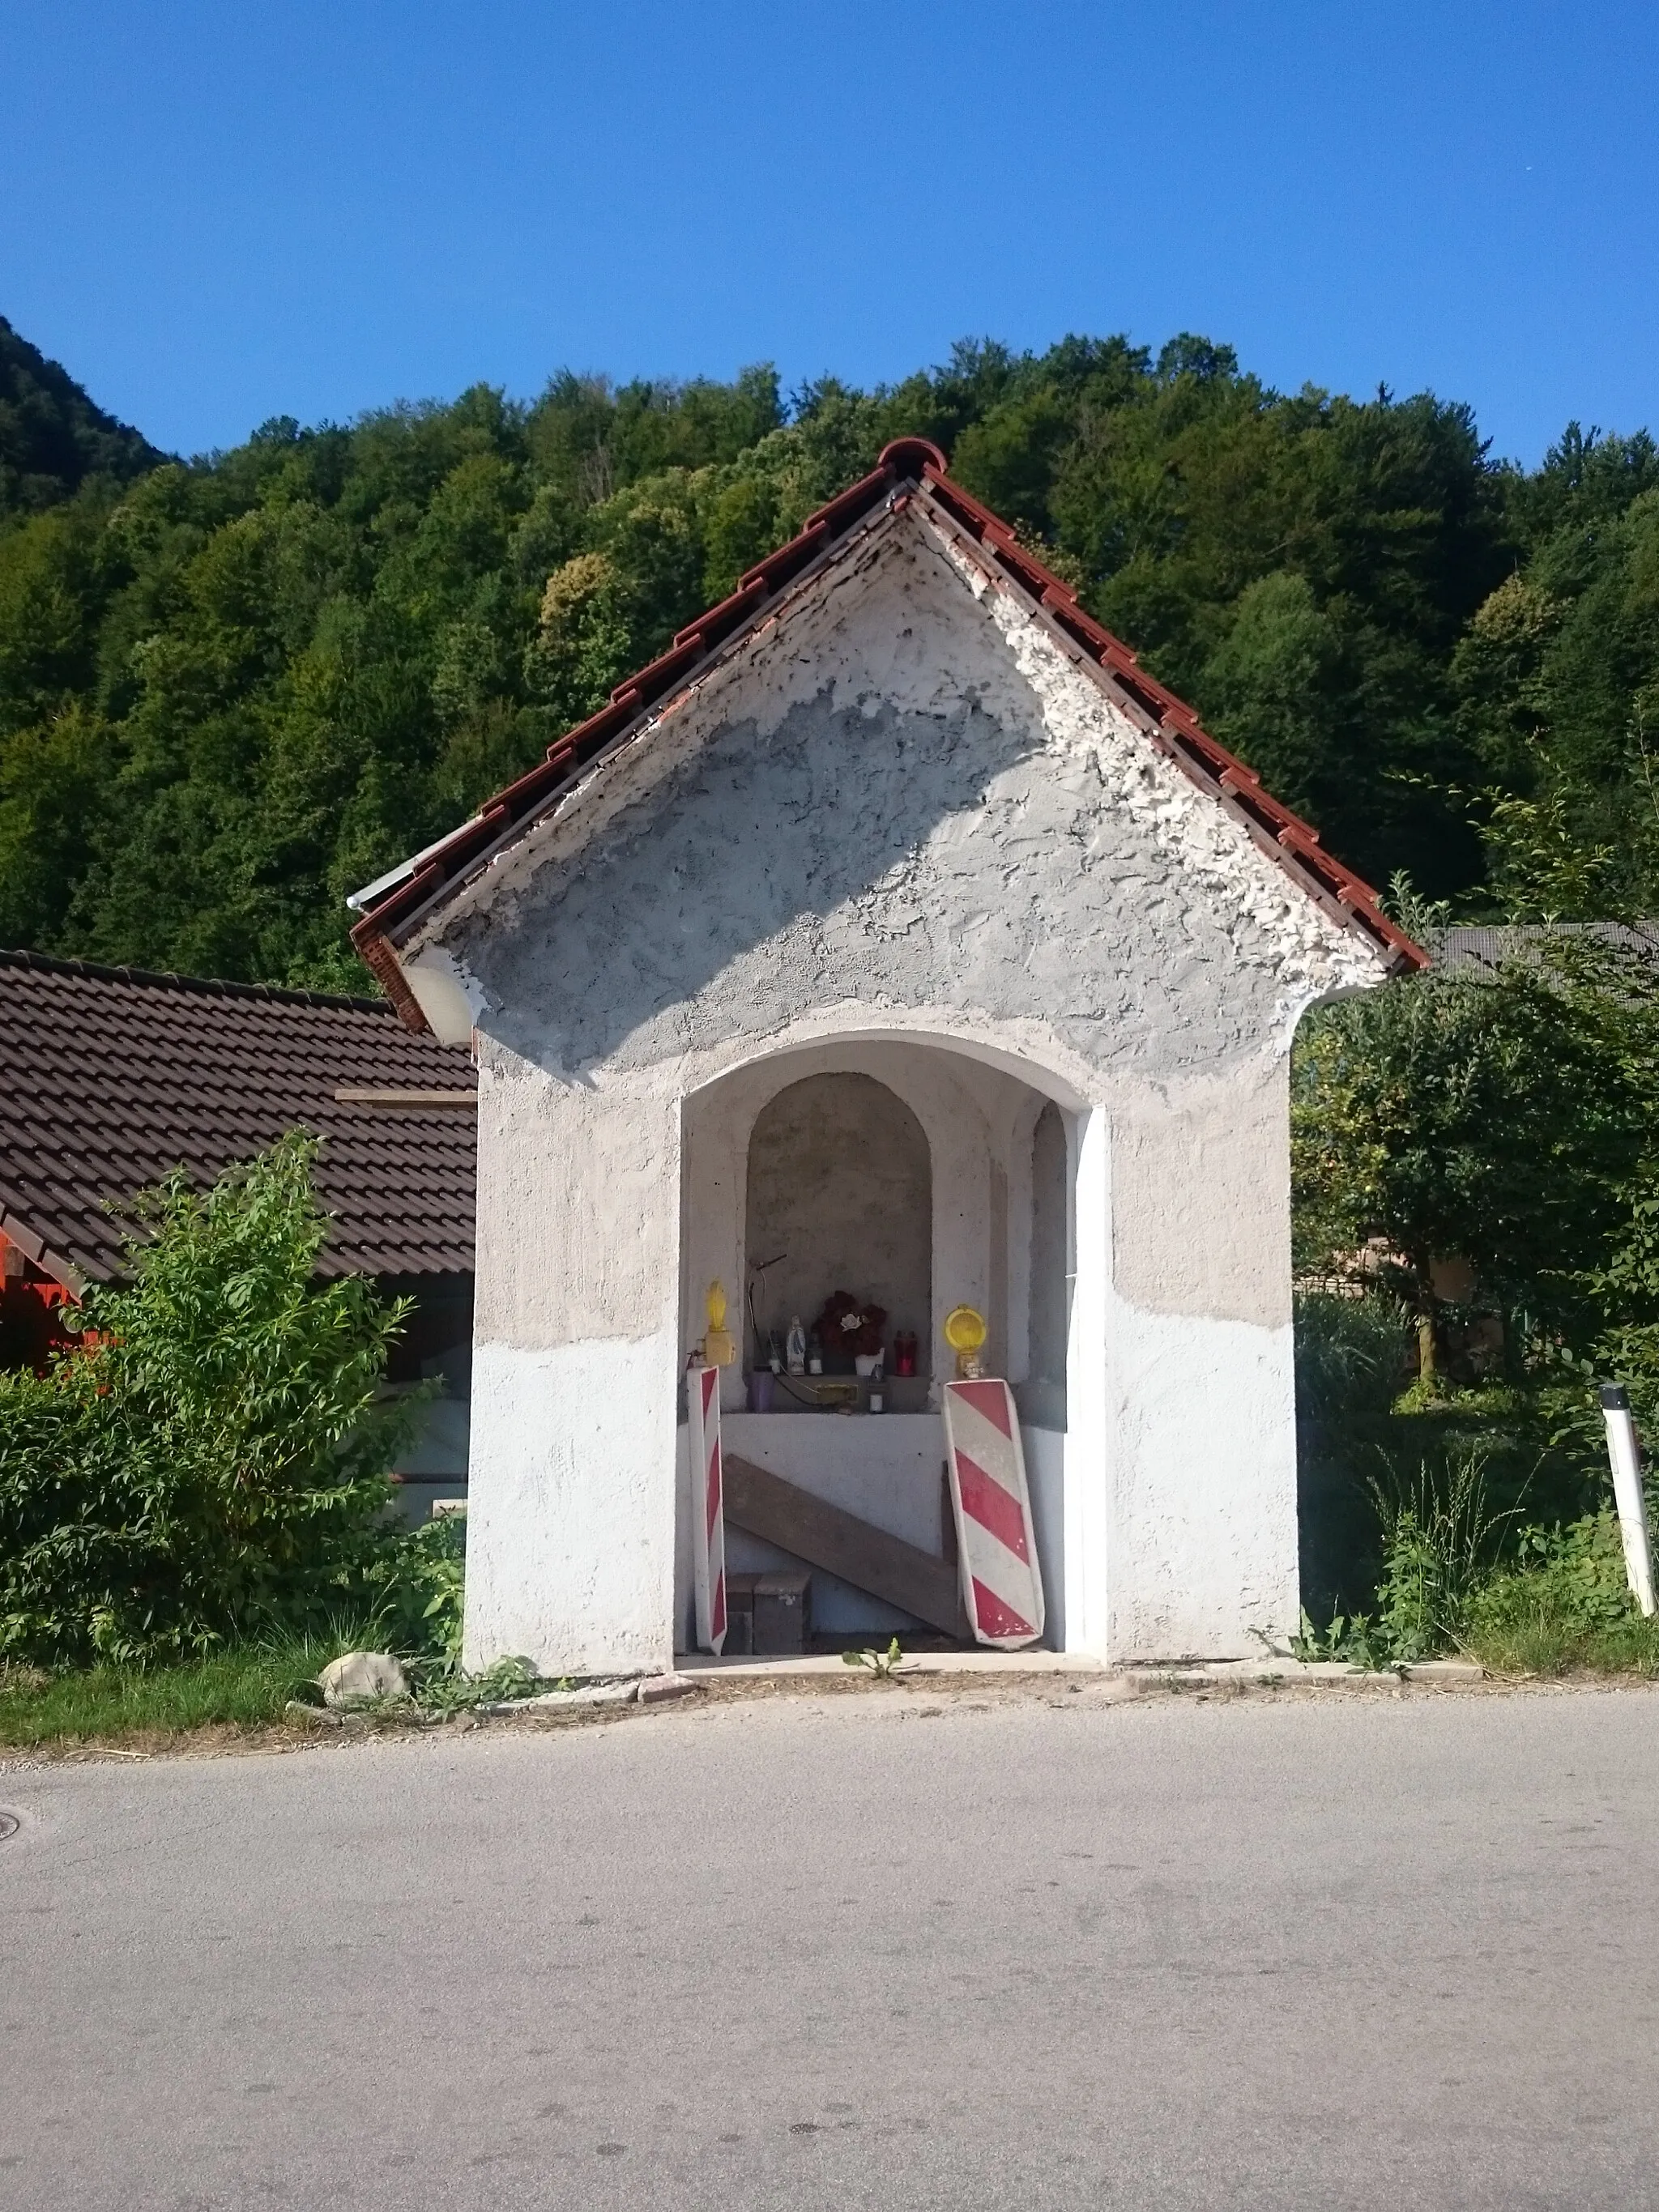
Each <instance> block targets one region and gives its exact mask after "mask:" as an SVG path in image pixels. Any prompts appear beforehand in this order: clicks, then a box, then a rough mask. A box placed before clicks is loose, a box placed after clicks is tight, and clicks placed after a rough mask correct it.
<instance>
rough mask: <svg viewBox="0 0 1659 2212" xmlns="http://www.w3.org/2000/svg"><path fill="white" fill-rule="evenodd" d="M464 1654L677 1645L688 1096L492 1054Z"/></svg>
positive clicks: (482, 1113)
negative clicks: (588, 1078) (683, 1119)
mask: <svg viewBox="0 0 1659 2212" xmlns="http://www.w3.org/2000/svg"><path fill="white" fill-rule="evenodd" d="M478 1120H479V1127H478V1155H479V1159H478V1164H479V1177H478V1184H479V1189H478V1258H477V1302H476V1306H475V1322H474V1348H473V1368H472V1376H473V1383H472V1443H471V1469H470V1474H469V1481H468V1511H467V1522H468V1528H467V1589H466V1634H465V1662H466V1664H467V1666H468V1667H469V1668H483V1667H486V1666H488V1665H489V1663H490V1662H491V1661H493V1660H495V1659H498V1658H501V1657H502V1656H504V1655H508V1654H519V1653H521V1654H523V1655H524V1656H526V1657H527V1658H529V1659H531V1660H532V1661H533V1662H535V1664H536V1666H537V1667H538V1669H539V1671H540V1672H541V1673H542V1674H548V1675H558V1674H578V1675H580V1674H611V1673H625V1672H630V1671H633V1670H635V1669H654V1668H661V1667H665V1666H666V1665H668V1664H669V1663H671V1656H672V1649H673V1603H674V1503H675V1497H674V1493H675V1426H676V1413H677V1393H678V1369H679V1344H678V1334H679V1331H678V1319H679V1225H680V1203H679V1180H680V1110H679V1099H678V1093H676V1092H671V1091H665V1089H664V1088H662V1087H660V1081H659V1085H658V1087H655V1088H653V1087H648V1086H647V1084H646V1083H645V1082H644V1081H641V1082H640V1083H639V1084H637V1085H629V1084H628V1083H627V1082H622V1083H618V1082H616V1081H614V1080H612V1081H608V1082H606V1083H605V1085H602V1086H601V1085H585V1084H572V1083H565V1082H562V1081H560V1080H559V1079H556V1077H553V1076H550V1075H549V1074H548V1073H546V1072H545V1071H544V1070H543V1069H541V1068H539V1067H538V1066H534V1065H533V1064H532V1063H530V1062H528V1061H526V1060H520V1059H519V1058H518V1057H517V1056H516V1055H514V1054H510V1053H508V1052H507V1051H506V1050H505V1049H504V1048H502V1047H501V1046H499V1045H495V1044H492V1043H489V1042H487V1041H486V1042H484V1044H483V1047H482V1048H481V1051H480V1085H479V1116H478Z"/></svg>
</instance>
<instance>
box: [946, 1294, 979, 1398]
mask: <svg viewBox="0 0 1659 2212" xmlns="http://www.w3.org/2000/svg"><path fill="white" fill-rule="evenodd" d="M986 1334H987V1330H986V1327H985V1316H984V1315H983V1314H982V1313H977V1312H975V1310H974V1308H973V1307H972V1306H952V1307H951V1310H950V1312H949V1313H948V1314H946V1315H945V1342H946V1343H947V1344H948V1345H949V1346H950V1347H951V1351H952V1352H955V1354H956V1355H957V1382H958V1383H971V1382H974V1381H975V1380H976V1379H977V1377H978V1376H979V1372H980V1361H979V1355H980V1352H981V1347H982V1346H983V1345H984V1342H985V1339H986Z"/></svg>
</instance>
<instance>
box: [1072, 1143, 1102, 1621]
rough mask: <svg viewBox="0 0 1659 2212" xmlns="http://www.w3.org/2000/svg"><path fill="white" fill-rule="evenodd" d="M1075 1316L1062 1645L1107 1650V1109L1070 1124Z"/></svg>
mask: <svg viewBox="0 0 1659 2212" xmlns="http://www.w3.org/2000/svg"><path fill="white" fill-rule="evenodd" d="M1070 1146H1071V1150H1072V1156H1073V1186H1072V1187H1073V1206H1072V1218H1073V1255H1072V1274H1073V1283H1072V1313H1071V1328H1070V1334H1069V1336H1068V1339H1067V1342H1066V1457H1065V1468H1066V1473H1065V1515H1064V1517H1065V1528H1066V1545H1065V1557H1066V1591H1065V1610H1064V1622H1065V1628H1064V1645H1063V1648H1064V1649H1065V1650H1067V1651H1090V1652H1093V1653H1094V1654H1095V1655H1096V1656H1097V1657H1098V1658H1102V1659H1104V1658H1107V1657H1109V1656H1110V1654H1109V1650H1108V1642H1107V1638H1108V1625H1109V1607H1108V1586H1107V1574H1108V1568H1109V1559H1108V1551H1107V1547H1108V1541H1109V1511H1108V1502H1109V1494H1110V1486H1111V1477H1112V1464H1111V1462H1112V1421H1111V1396H1112V1389H1111V1364H1112V1363H1111V1346H1110V1344H1109V1340H1108V1316H1109V1311H1110V1303H1111V1273H1112V1218H1111V1139H1110V1127H1109V1122H1108V1119H1107V1115H1106V1112H1105V1109H1103V1108H1102V1107H1098V1106H1097V1107H1094V1108H1092V1109H1090V1110H1089V1111H1088V1112H1086V1113H1084V1114H1080V1115H1078V1116H1077V1118H1076V1120H1075V1121H1074V1122H1073V1124H1072V1127H1071V1132H1070Z"/></svg>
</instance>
